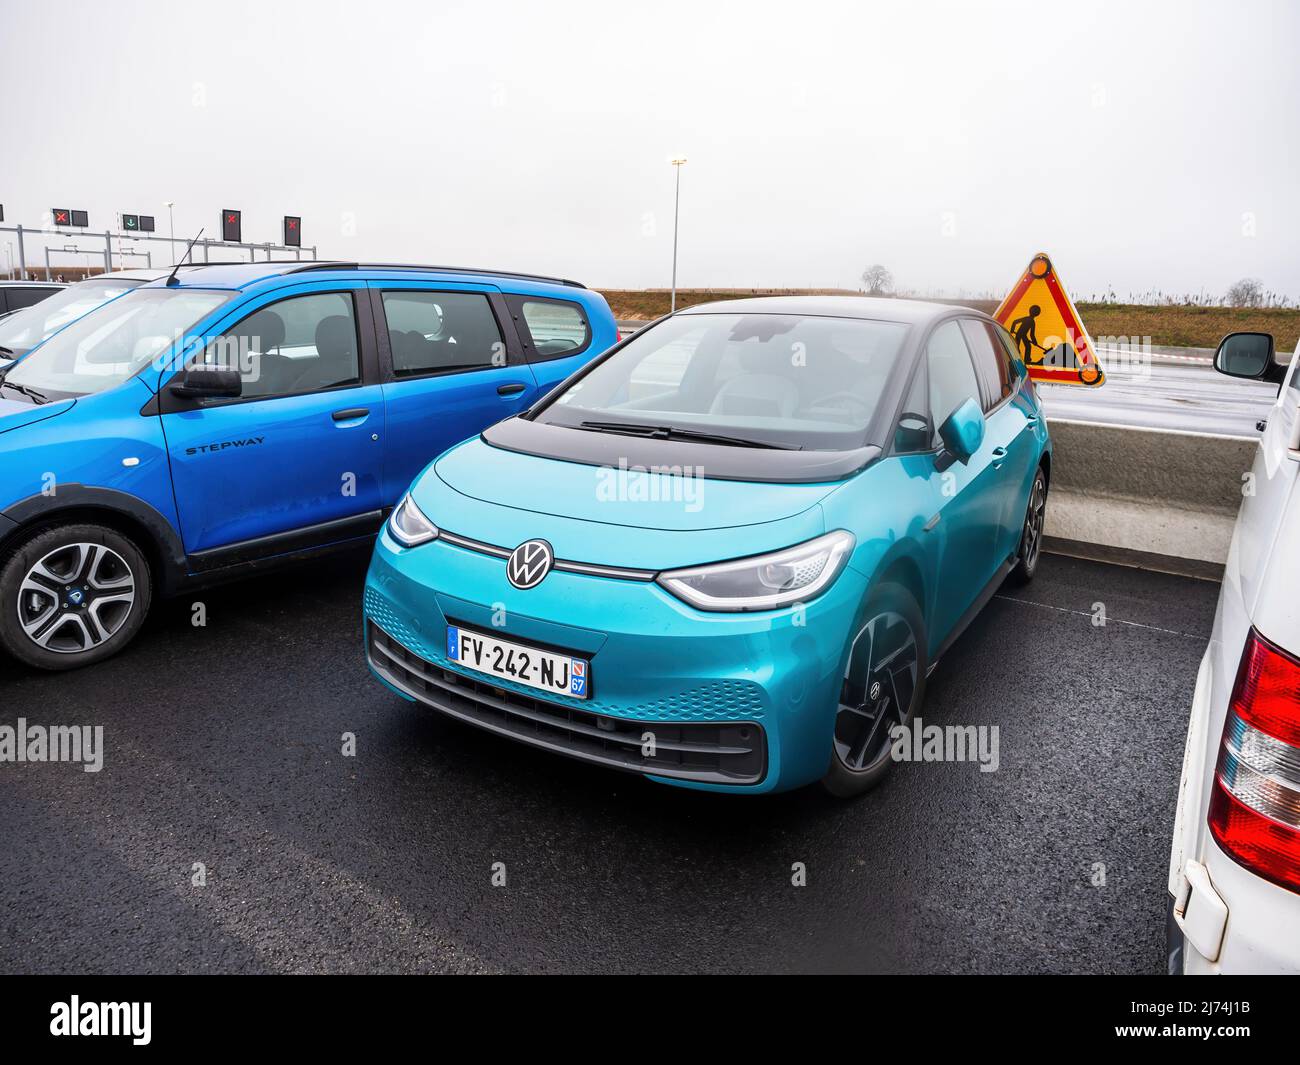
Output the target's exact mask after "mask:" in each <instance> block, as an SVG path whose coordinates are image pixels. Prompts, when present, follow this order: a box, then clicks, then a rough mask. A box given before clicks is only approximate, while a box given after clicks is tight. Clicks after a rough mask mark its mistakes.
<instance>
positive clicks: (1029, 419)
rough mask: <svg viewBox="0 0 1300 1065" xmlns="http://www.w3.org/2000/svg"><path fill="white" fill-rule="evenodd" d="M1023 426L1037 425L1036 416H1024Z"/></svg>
mask: <svg viewBox="0 0 1300 1065" xmlns="http://www.w3.org/2000/svg"><path fill="white" fill-rule="evenodd" d="M1025 424H1026V425H1037V424H1038V415H1037V414H1028V415H1026V416H1025Z"/></svg>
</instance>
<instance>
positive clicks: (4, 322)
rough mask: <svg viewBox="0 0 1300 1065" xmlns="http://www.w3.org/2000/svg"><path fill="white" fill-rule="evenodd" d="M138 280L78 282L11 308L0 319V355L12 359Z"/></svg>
mask: <svg viewBox="0 0 1300 1065" xmlns="http://www.w3.org/2000/svg"><path fill="white" fill-rule="evenodd" d="M141 283H142V282H140V281H127V280H119V279H116V278H114V279H112V280H109V279H104V280H100V281H82V282H79V283H78V284H75V285H69V286H68V287H67V288H65V289H61V290H60V291H58V292H56V293H55V294H54V295H53V296H50V297H48V298H47V299H43V300H41V302H40V303H34V304H32V306H30V307H24V308H22V310H18V311H14V313H13V314H11V315H9V316H8V317H7V318H4V319H0V348H3V349H5V350H4V351H0V356H3V357H5V358H12V357H13V356H15V355H22V354H23V353H25V352H27V351H29V350H31V349H32V348H34V347H36V345H37V344H39V343H40V342H41V341H42V340H44V339H46V337H48V336H50V335H51V334H52V333H54V332H56V331H57V330H59V329H62V328H63V327H64V326H65V325H67V324H68V323H69V322H75V321H76V320H77V319H78V318H80V317H81V316H82V315H83V314H86V313H88V312H90V311H93V310H94V309H95V308H96V307H98V306H100V305H102V304H104V303H107V302H108V301H109V300H111V299H116V298H117V297H118V296H120V295H122V294H123V293H124V292H130V291H131V289H133V288H135V287H136V286H137V285H139V284H141ZM6 352H8V353H10V354H6Z"/></svg>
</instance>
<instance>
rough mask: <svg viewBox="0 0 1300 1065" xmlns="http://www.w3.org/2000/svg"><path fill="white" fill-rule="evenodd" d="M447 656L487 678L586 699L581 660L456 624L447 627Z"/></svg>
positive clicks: (587, 668)
mask: <svg viewBox="0 0 1300 1065" xmlns="http://www.w3.org/2000/svg"><path fill="white" fill-rule="evenodd" d="M447 657H448V658H449V659H451V661H453V662H455V663H457V664H458V665H462V666H465V667H466V668H467V669H472V670H473V671H474V672H475V673H486V674H487V675H488V676H489V677H500V678H501V679H503V680H512V681H514V682H515V683H516V684H523V685H525V686H526V687H529V688H536V689H537V690H538V691H544V692H550V693H551V694H552V695H567V696H568V697H569V698H571V699H585V698H587V680H588V677H589V675H590V663H589V662H588V661H587V660H586V659H585V658H572V657H570V656H569V655H562V654H556V653H555V652H554V651H543V650H542V649H541V648H540V647H531V646H528V645H527V644H522V643H514V642H512V641H511V640H501V639H498V638H497V637H495V636H488V635H487V634H485V633H482V632H475V631H473V630H472V629H462V628H461V627H460V626H459V625H448V626H447Z"/></svg>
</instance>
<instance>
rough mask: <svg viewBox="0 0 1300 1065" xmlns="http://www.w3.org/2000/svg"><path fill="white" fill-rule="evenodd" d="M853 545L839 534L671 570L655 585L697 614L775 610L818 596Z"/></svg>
mask: <svg viewBox="0 0 1300 1065" xmlns="http://www.w3.org/2000/svg"><path fill="white" fill-rule="evenodd" d="M853 544H854V539H853V535H852V534H851V533H847V532H845V531H844V530H843V529H839V530H836V531H835V532H831V533H827V534H826V535H825V536H819V537H817V538H816V539H815V540H809V541H808V542H807V543H803V544H798V545H797V546H795V547H787V548H785V549H784V550H782V551H774V552H773V553H772V554H770V555H755V556H753V557H751V558H739V559H736V560H735V561H733V562H717V563H713V564H712V565H708V566H692V567H691V568H689V569H676V570H669V571H667V572H666V573H661V574H659V577H658V581H659V584H660V585H661V586H662V587H663V588H665V589H666V590H668V591H669V592H672V594H673V595H675V596H677V598H678V599H682V600H684V601H685V602H687V603H690V605H691V606H693V607H698V608H699V609H700V610H775V609H777V608H778V607H783V606H789V605H790V604H792V603H804V602H807V601H808V600H809V599H812V598H814V597H815V596H818V595H821V593H822V592H824V591H825V590H826V589H827V588H829V587H830V586H831V583H832V582H833V581H834V580H835V578H836V577H838V576H839V574H840V571H841V570H842V569H843V568H844V564H845V563H846V562H847V561H848V558H849V555H850V553H851V552H852V551H853Z"/></svg>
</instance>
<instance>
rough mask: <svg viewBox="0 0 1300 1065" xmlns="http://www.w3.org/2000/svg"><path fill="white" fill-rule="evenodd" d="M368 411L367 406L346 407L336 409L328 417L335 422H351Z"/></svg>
mask: <svg viewBox="0 0 1300 1065" xmlns="http://www.w3.org/2000/svg"><path fill="white" fill-rule="evenodd" d="M369 413H370V408H369V407H348V408H347V409H346V410H336V411H335V412H334V413H333V414H331V415H330V417H331V418H333V419H334V420H335V421H336V422H353V421H356V420H357V419H358V418H364V417H366V416H367V415H368V414H369Z"/></svg>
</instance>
